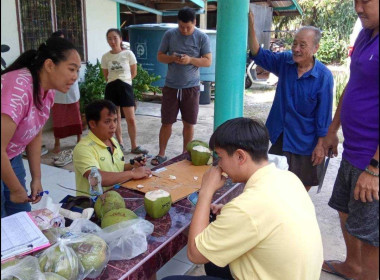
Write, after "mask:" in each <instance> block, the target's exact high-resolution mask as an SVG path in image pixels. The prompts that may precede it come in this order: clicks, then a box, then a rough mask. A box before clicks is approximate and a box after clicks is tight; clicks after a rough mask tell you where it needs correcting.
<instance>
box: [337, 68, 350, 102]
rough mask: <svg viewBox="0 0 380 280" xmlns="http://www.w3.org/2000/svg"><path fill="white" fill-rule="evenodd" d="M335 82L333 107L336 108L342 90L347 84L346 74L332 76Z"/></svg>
mask: <svg viewBox="0 0 380 280" xmlns="http://www.w3.org/2000/svg"><path fill="white" fill-rule="evenodd" d="M334 81H335V105H336V106H338V104H339V99H340V97H341V96H342V93H343V90H344V89H345V87H346V85H347V82H348V74H347V73H345V72H343V73H339V74H336V75H334Z"/></svg>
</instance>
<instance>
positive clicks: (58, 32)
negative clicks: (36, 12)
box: [50, 30, 65, 37]
mask: <svg viewBox="0 0 380 280" xmlns="http://www.w3.org/2000/svg"><path fill="white" fill-rule="evenodd" d="M61 36H63V37H65V34H63V32H62V30H57V31H55V32H53V33H52V34H51V36H50V37H61Z"/></svg>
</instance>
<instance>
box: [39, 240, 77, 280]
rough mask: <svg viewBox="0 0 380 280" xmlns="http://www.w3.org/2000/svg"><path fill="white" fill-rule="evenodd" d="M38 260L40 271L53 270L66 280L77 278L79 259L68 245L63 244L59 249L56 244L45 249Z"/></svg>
mask: <svg viewBox="0 0 380 280" xmlns="http://www.w3.org/2000/svg"><path fill="white" fill-rule="evenodd" d="M38 261H39V264H40V268H41V271H42V272H54V273H57V274H59V275H60V276H62V277H64V278H66V279H67V280H76V279H78V274H79V260H78V257H77V255H76V254H75V252H74V250H73V249H72V248H70V247H67V246H63V248H62V250H61V249H60V246H59V245H58V244H57V245H56V246H55V247H51V248H49V249H47V250H45V251H44V252H43V253H42V254H41V256H40V257H39V258H38Z"/></svg>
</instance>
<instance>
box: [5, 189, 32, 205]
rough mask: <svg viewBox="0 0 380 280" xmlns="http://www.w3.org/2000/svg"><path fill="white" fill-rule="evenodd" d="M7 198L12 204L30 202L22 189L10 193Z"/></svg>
mask: <svg viewBox="0 0 380 280" xmlns="http://www.w3.org/2000/svg"><path fill="white" fill-rule="evenodd" d="M9 198H10V200H11V201H12V202H13V203H27V202H29V201H30V199H29V197H28V194H27V193H26V191H25V189H24V188H20V189H17V190H16V191H10V195H9Z"/></svg>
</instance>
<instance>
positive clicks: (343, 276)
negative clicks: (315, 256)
mask: <svg viewBox="0 0 380 280" xmlns="http://www.w3.org/2000/svg"><path fill="white" fill-rule="evenodd" d="M333 262H336V263H340V262H341V261H338V260H329V261H324V263H325V264H326V265H327V266H328V268H329V269H330V270H327V269H325V268H323V267H322V271H324V272H327V273H330V274H332V275H335V276H338V277H341V278H343V279H345V280H355V279H353V278H348V277H347V276H346V275H344V274H342V273H339V272H338V271H336V269H335V267H334V266H333V265H332V263H333Z"/></svg>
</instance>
